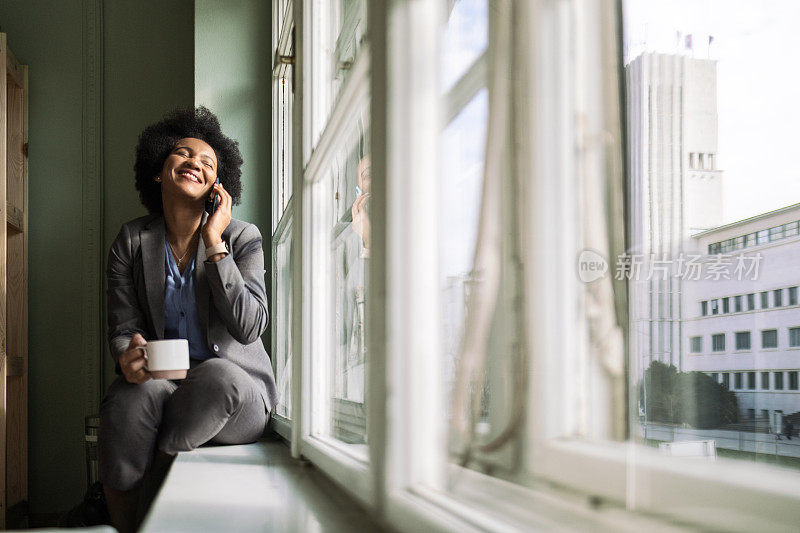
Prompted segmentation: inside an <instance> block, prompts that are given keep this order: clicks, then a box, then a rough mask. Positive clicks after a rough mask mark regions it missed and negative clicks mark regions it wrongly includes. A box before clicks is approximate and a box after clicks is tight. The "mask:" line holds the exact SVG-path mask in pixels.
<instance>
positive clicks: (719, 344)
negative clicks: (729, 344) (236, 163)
mask: <svg viewBox="0 0 800 533" xmlns="http://www.w3.org/2000/svg"><path fill="white" fill-rule="evenodd" d="M711 349H712V350H714V351H715V352H724V351H725V334H724V333H717V334H715V335H712V336H711Z"/></svg>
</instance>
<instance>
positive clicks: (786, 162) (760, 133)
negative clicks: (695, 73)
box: [623, 0, 800, 223]
mask: <svg viewBox="0 0 800 533" xmlns="http://www.w3.org/2000/svg"><path fill="white" fill-rule="evenodd" d="M623 17H624V23H625V32H624V46H625V61H626V63H627V62H628V61H630V60H631V59H633V58H635V57H636V56H638V55H639V54H640V53H642V52H643V51H648V52H665V53H676V52H680V53H683V54H688V55H692V54H694V57H697V58H711V59H716V60H717V61H718V63H717V106H718V107H717V113H718V116H719V155H718V165H717V167H718V168H719V169H721V170H722V171H723V174H722V180H723V182H722V183H723V217H724V220H723V223H729V222H733V221H736V220H741V219H743V218H747V217H750V216H753V215H757V214H760V213H764V212H767V211H771V210H773V209H777V208H780V207H784V206H786V205H791V204H794V203H799V202H800V157H798V150H797V149H796V145H797V143H798V135H797V125H798V124H800V105H798V102H799V100H800V99H799V98H798V95H800V67H798V66H797V63H796V61H795V56H796V54H797V52H798V51H800V32H799V31H798V30H797V27H798V24H799V23H800V1H797V0H759V1H755V0H750V1H744V0H623ZM676 32H681V34H682V35H687V34H692V43H693V50H691V51H690V50H686V49H685V48H684V46H683V41H684V39H683V38H681V44H680V46H679V45H678V43H677V42H676V41H677V38H676V37H677V36H676ZM709 35H713V36H714V40H713V44H712V45H711V47H710V49H709V46H708V36H709Z"/></svg>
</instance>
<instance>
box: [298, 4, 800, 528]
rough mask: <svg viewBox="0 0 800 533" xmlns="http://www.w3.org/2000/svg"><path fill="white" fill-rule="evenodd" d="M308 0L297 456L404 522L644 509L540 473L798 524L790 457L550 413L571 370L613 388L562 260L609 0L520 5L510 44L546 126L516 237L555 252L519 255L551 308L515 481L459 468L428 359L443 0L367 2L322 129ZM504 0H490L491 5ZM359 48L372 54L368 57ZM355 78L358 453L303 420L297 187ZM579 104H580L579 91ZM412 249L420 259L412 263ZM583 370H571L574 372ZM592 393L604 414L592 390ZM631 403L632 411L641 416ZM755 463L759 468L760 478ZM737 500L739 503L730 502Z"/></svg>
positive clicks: (598, 488)
mask: <svg viewBox="0 0 800 533" xmlns="http://www.w3.org/2000/svg"><path fill="white" fill-rule="evenodd" d="M304 4H306V2H301V1H297V2H296V4H295V5H294V13H295V20H296V21H302V23H300V24H298V26H297V28H296V32H297V33H296V38H297V42H296V47H297V48H296V50H295V53H296V61H297V63H296V67H297V68H296V73H295V75H296V83H297V85H296V87H295V98H294V109H295V111H294V120H295V131H294V132H293V138H294V141H295V142H294V146H295V148H296V149H295V150H294V157H293V159H294V161H293V169H294V175H295V176H301V175H302V176H303V179H296V180H294V198H295V200H294V201H293V210H294V217H295V221H294V225H293V227H294V231H293V239H294V242H293V248H292V253H293V259H297V261H296V262H294V265H295V266H294V274H296V275H294V276H293V289H294V291H293V297H294V298H295V302H296V303H297V305H295V306H294V313H295V320H294V328H293V347H294V353H295V358H294V361H295V367H294V368H293V417H294V420H293V421H292V426H291V429H292V450H293V454H294V455H295V456H300V455H302V456H305V457H306V458H308V459H309V460H311V461H312V462H313V463H314V464H316V465H317V466H318V467H319V468H320V469H322V470H323V471H325V472H326V473H327V474H329V475H330V476H331V477H332V478H333V479H334V480H335V481H337V482H338V483H339V484H340V485H342V486H343V487H345V488H347V489H348V490H349V491H350V492H351V493H352V494H353V495H354V496H355V497H357V498H359V499H360V500H361V501H362V502H363V503H364V504H365V505H367V506H368V507H369V508H372V509H375V510H377V511H378V512H379V513H381V514H382V516H383V517H384V518H386V519H387V521H388V522H389V523H391V524H393V525H395V526H396V527H398V528H400V529H403V530H406V531H417V530H420V529H423V528H424V529H430V530H436V531H455V530H458V531H465V530H477V529H482V530H495V531H496V530H501V529H506V528H509V527H514V526H520V525H523V526H527V527H530V526H531V525H539V526H541V527H543V528H545V527H547V525H550V526H553V525H555V524H556V523H557V522H554V521H553V520H556V519H557V518H556V517H558V516H559V513H561V516H562V517H566V516H570V517H574V516H576V514H580V515H581V516H584V517H586V518H587V520H594V521H597V522H603V521H606V524H609V523H615V524H619V523H620V522H614V520H626V521H630V520H644V521H648V520H649V519H647V518H643V517H641V516H638V515H637V516H638V518H637V517H636V516H634V515H632V514H630V513H628V512H626V511H623V510H620V511H618V512H616V513H614V512H608V513H605V514H604V515H603V516H602V517H601V516H599V514H598V513H595V512H593V511H592V510H591V509H590V508H589V506H588V505H585V504H583V503H574V504H573V503H570V500H571V498H570V497H569V496H567V495H566V493H563V492H559V491H558V490H557V489H542V488H541V485H540V481H546V482H552V483H555V484H556V485H560V486H564V487H569V488H570V489H571V490H575V491H578V493H580V494H584V495H587V496H592V497H593V498H594V500H593V501H596V502H601V503H602V502H604V501H612V502H617V503H621V504H622V505H623V506H624V507H625V508H627V509H629V510H637V509H641V510H643V511H647V512H651V513H655V514H657V515H661V516H668V517H672V518H674V519H676V520H688V521H691V522H692V523H695V524H698V525H701V526H703V525H707V526H710V527H716V528H726V527H729V528H733V529H741V528H746V527H753V528H755V527H758V528H763V527H764V526H765V525H766V526H767V527H770V526H775V527H779V526H781V525H783V526H786V525H788V524H794V523H795V521H794V517H793V516H790V513H789V512H787V509H793V508H797V504H798V501H800V488H799V487H800V483H797V482H796V479H797V476H796V475H794V473H787V472H786V471H784V470H781V469H779V468H771V467H769V466H766V465H750V464H744V463H740V462H736V461H726V460H724V459H719V460H718V461H717V462H716V463H714V464H711V463H703V464H698V463H696V462H684V461H681V460H679V459H677V460H676V459H674V458H670V459H667V458H664V457H662V456H660V455H658V454H657V453H655V452H653V451H652V450H648V449H645V448H643V447H641V446H639V445H638V444H635V443H633V442H625V443H615V442H608V441H604V440H603V437H604V435H603V428H607V427H610V426H611V424H612V420H611V419H610V415H608V414H607V415H606V416H605V417H604V416H599V417H597V419H596V426H593V427H591V428H589V432H588V435H589V438H583V439H566V438H563V435H564V428H565V427H566V426H570V427H573V426H574V427H580V424H579V423H578V422H577V421H575V420H566V421H565V420H563V419H560V418H558V417H556V416H554V415H553V413H552V412H549V411H548V409H549V408H550V407H551V406H553V405H566V404H568V403H569V402H570V401H572V399H573V398H575V397H576V395H575V394H574V392H575V387H577V386H580V385H581V384H584V385H586V384H588V385H590V386H591V387H593V388H594V389H596V390H597V398H600V399H602V398H604V397H606V393H607V392H608V388H609V387H610V386H611V385H609V383H607V382H606V380H604V379H603V377H602V373H601V372H600V369H599V368H597V367H596V366H592V364H591V362H588V363H587V360H586V359H585V357H583V356H582V355H580V354H581V353H582V349H583V348H584V346H583V345H582V343H583V342H584V340H583V339H580V338H576V337H575V335H574V332H575V331H580V330H581V327H582V324H581V321H580V318H579V317H578V316H577V315H576V312H575V309H574V306H571V305H570V303H569V302H573V301H575V300H576V299H577V298H578V297H579V295H578V294H577V293H578V291H577V290H576V288H575V284H574V270H573V269H574V259H575V255H574V251H575V248H576V247H578V246H579V243H580V232H579V228H578V227H577V225H576V224H575V223H574V218H573V217H572V215H574V214H575V209H576V207H575V206H574V205H573V204H574V202H572V201H571V199H572V198H573V197H574V195H575V192H576V191H575V190H574V187H575V185H574V183H573V182H574V180H573V176H574V173H575V172H576V168H575V167H576V163H575V156H574V154H575V150H574V142H575V139H576V136H577V132H576V131H575V121H574V120H573V118H574V114H575V112H576V110H577V109H578V108H580V109H581V110H583V111H588V112H590V113H591V112H596V111H598V107H597V102H592V101H591V98H592V96H593V95H592V94H591V92H590V91H589V92H582V91H581V90H580V89H581V88H586V87H596V86H598V84H597V83H596V82H597V81H598V80H597V78H598V76H599V73H598V71H599V68H594V70H592V65H594V66H595V67H596V66H597V65H599V64H600V62H599V61H597V55H596V54H597V53H598V51H597V49H598V48H600V47H598V46H597V42H598V41H599V40H600V39H601V37H602V33H603V29H604V28H607V27H608V25H609V24H610V22H609V20H608V15H609V13H610V12H611V11H610V6H612V5H613V2H612V1H611V0H597V1H590V0H531V1H530V2H524V3H515V4H516V5H517V6H518V7H519V8H520V9H522V10H524V11H525V12H526V14H527V15H528V16H530V17H531V18H530V20H532V21H534V23H535V24H533V27H532V29H534V30H535V31H530V32H529V33H528V34H527V36H526V38H527V39H530V41H529V42H521V43H516V44H517V45H518V46H521V47H523V48H524V49H530V50H534V51H535V52H536V55H535V57H532V58H531V62H530V67H531V68H530V71H523V72H520V73H519V75H520V79H521V80H522V81H521V83H525V84H526V86H527V87H533V88H535V90H534V91H532V92H533V94H532V95H531V98H533V100H534V101H535V104H534V105H532V106H530V109H529V110H530V111H531V115H530V116H529V117H528V118H529V119H530V120H529V122H530V124H531V127H532V131H535V132H539V133H542V134H541V135H539V136H537V137H535V138H532V137H530V138H526V140H527V142H529V144H528V147H529V148H531V150H530V151H529V155H530V161H528V164H529V166H530V168H531V169H533V170H534V171H535V172H534V173H533V174H532V176H531V181H530V183H531V186H530V188H529V190H528V191H527V195H526V202H527V204H526V205H528V206H531V207H535V209H531V210H530V211H529V212H528V215H529V218H528V222H529V223H530V225H529V226H527V227H529V229H530V230H531V231H530V232H529V233H528V234H527V236H526V238H527V239H528V240H527V241H526V246H527V247H528V249H530V250H541V249H547V250H552V251H553V252H554V253H553V255H552V261H549V262H546V264H537V265H535V267H534V266H533V265H531V266H530V270H529V271H528V274H529V275H530V276H531V279H532V280H533V281H534V284H533V285H532V291H533V293H534V294H535V295H536V297H535V298H528V299H527V302H526V305H527V308H526V312H527V313H528V314H529V316H542V317H545V318H546V319H545V320H543V321H542V323H541V324H537V325H536V328H535V330H536V331H532V332H530V344H529V346H528V349H529V350H530V352H531V354H532V357H531V365H530V368H529V376H528V378H529V384H530V386H529V391H530V392H529V398H528V405H529V406H530V410H529V413H528V419H527V429H526V438H527V443H528V444H529V446H528V447H527V453H526V455H525V460H524V462H525V469H526V470H527V472H528V473H530V474H532V475H533V477H525V478H524V479H523V478H520V479H516V480H514V481H516V483H510V482H508V481H503V480H500V479H496V478H492V477H489V476H486V475H483V474H479V473H477V472H472V471H469V470H465V469H459V468H458V467H453V466H452V465H450V464H449V461H448V458H447V456H446V449H445V446H444V445H443V443H444V440H443V436H444V432H445V431H446V429H447V428H445V427H443V422H442V420H441V412H442V394H441V392H442V391H441V384H440V383H439V380H438V377H439V375H440V374H439V368H438V366H437V364H438V360H439V359H438V357H437V355H438V335H439V333H438V324H439V321H438V316H437V312H438V311H437V309H438V305H436V298H437V296H436V295H437V294H438V279H437V276H436V272H437V271H438V269H437V268H436V266H437V265H436V260H435V258H436V257H437V254H438V249H437V242H436V232H435V231H431V228H435V227H436V205H437V198H436V195H435V194H432V193H431V187H429V186H428V185H429V183H431V182H432V181H433V180H435V179H436V176H435V171H436V165H435V164H432V163H435V161H436V157H437V150H436V146H437V135H438V132H439V128H440V123H439V120H438V115H437V113H438V107H437V106H438V94H437V90H436V84H435V83H431V82H430V80H435V78H436V62H435V61H431V60H430V58H431V57H436V56H435V51H436V43H437V38H438V35H437V32H439V31H440V28H441V26H440V25H439V24H438V21H439V20H441V18H440V17H441V12H440V11H439V9H440V8H441V6H442V4H441V3H439V2H437V1H436V0H413V1H411V0H393V1H388V2H386V3H385V4H384V3H373V2H370V3H369V8H368V19H369V20H368V22H369V23H368V28H369V35H370V41H371V42H370V43H369V47H367V46H366V45H364V47H363V48H362V49H361V52H360V55H359V59H358V60H357V61H356V64H355V65H354V69H356V68H363V69H364V71H363V73H362V74H359V75H358V76H356V74H355V72H354V73H351V76H350V78H349V80H348V82H347V83H346V84H345V86H344V87H343V88H342V92H341V94H340V96H339V102H338V104H337V106H336V107H334V109H333V111H332V114H331V116H330V118H328V117H325V122H326V124H327V126H326V128H325V130H324V131H321V130H320V132H319V137H318V138H315V137H316V135H317V133H316V129H317V128H318V127H319V123H320V122H319V120H320V118H319V115H321V114H322V112H321V111H320V110H321V109H325V108H326V105H325V104H326V101H325V98H326V97H325V96H324V95H318V94H314V93H313V91H311V90H310V89H309V87H308V84H307V82H306V80H308V79H309V78H310V75H311V74H312V73H315V74H316V75H319V73H320V72H324V68H325V67H324V66H322V65H320V64H314V63H313V61H312V60H310V58H307V59H309V60H308V61H304V53H303V52H304V50H305V49H307V48H308V47H309V46H311V39H312V36H314V37H316V36H321V37H322V38H323V39H324V38H325V36H324V33H323V32H324V31H325V30H324V28H322V27H321V26H322V24H321V21H320V20H318V19H317V18H314V19H312V17H311V14H310V12H309V11H308V10H307V9H304V8H305V5H304ZM379 4H380V5H379ZM509 5H510V3H508V2H503V1H498V5H497V7H496V9H505V8H507V7H508V6H509ZM376 6H377V7H376ZM520 6H521V7H520ZM381 8H383V9H381ZM493 9H495V6H493ZM581 14H583V16H581ZM604 24H605V26H603V25H604ZM526 47H529V48H526ZM370 48H371V49H370ZM370 54H374V57H375V58H376V59H375V62H374V63H373V64H370V61H369V57H370ZM432 54H433V56H432ZM576 57H577V59H576ZM359 65H361V66H359ZM368 74H369V75H368ZM428 76H430V77H428ZM321 79H328V77H326V76H322V77H321ZM365 80H367V81H365ZM359 91H368V93H369V98H370V102H371V106H372V111H371V121H370V131H371V135H372V139H373V142H372V143H371V144H372V153H371V157H372V166H373V200H372V201H373V202H374V204H373V205H374V207H375V210H374V211H375V217H374V219H373V220H372V222H373V239H374V242H373V247H372V259H371V261H370V267H369V268H370V291H371V298H372V303H371V305H373V306H374V308H373V313H371V316H373V317H376V318H375V319H374V320H375V321H374V322H373V323H372V325H371V327H370V336H369V340H368V343H369V353H370V369H369V374H368V379H369V383H370V393H369V399H368V401H369V402H370V403H369V405H370V413H369V415H368V416H369V420H370V430H369V436H368V438H369V443H370V444H369V447H370V457H369V459H370V461H369V463H364V462H363V461H362V460H360V459H358V458H355V457H353V456H352V455H351V454H349V453H347V451H346V449H345V448H346V447H345V448H343V447H341V446H338V445H337V444H336V443H335V442H330V441H329V440H328V439H320V438H319V437H316V436H314V435H312V434H311V431H310V419H311V416H310V415H311V411H310V410H311V405H310V402H309V401H308V398H309V397H311V396H310V395H311V393H312V392H313V391H312V383H311V376H310V374H311V371H313V368H311V367H310V365H309V363H310V353H311V350H312V349H313V347H314V346H315V344H318V343H319V342H320V339H319V338H315V333H314V330H312V329H311V328H309V327H308V325H309V324H310V323H311V319H312V313H311V308H310V304H311V303H312V298H314V293H318V292H320V291H319V290H318V289H319V287H316V286H315V283H318V282H315V280H314V279H313V277H312V276H311V271H310V268H309V264H308V262H304V261H303V258H304V257H308V256H309V253H310V252H311V245H312V236H313V234H314V232H313V228H311V227H310V226H309V224H307V223H306V221H305V220H304V216H303V213H308V212H310V211H311V210H313V207H314V206H313V205H311V195H310V194H308V192H309V188H310V186H311V181H313V179H307V177H309V176H315V175H316V173H317V172H318V171H320V170H321V169H323V168H324V166H325V163H326V161H327V159H326V157H328V155H326V154H327V153H328V152H330V151H331V150H332V149H333V145H334V137H335V134H336V133H337V132H338V131H339V126H338V125H339V124H344V123H345V122H346V120H345V119H346V116H347V114H346V110H348V109H349V108H348V106H349V105H350V104H347V102H349V101H355V100H357V99H358V98H357V97H358V95H359V94H360V93H359ZM564 95H572V96H575V98H576V100H574V101H573V100H571V99H570V98H567V97H565V96H564ZM312 101H313V103H312ZM343 102H345V103H344V104H343ZM587 102H588V103H587ZM584 105H585V106H586V108H585V109H584V108H583V107H580V106H584ZM596 119H597V117H596V116H593V117H592V120H596ZM312 125H313V126H315V128H312ZM595 127H596V124H595ZM590 130H591V127H590ZM590 133H591V131H590ZM594 133H597V131H594ZM298 147H302V149H297V148H298ZM312 147H314V148H313V151H312ZM597 156H598V152H595V153H594V157H595V159H591V158H590V160H589V162H588V165H589V166H590V167H591V168H600V167H601V164H600V162H599V161H598V159H597ZM545 177H547V178H545ZM560 217H563V219H566V223H564V224H563V225H562V226H560V227H559V228H560V231H559V232H554V231H552V228H553V226H552V221H553V220H556V219H561V218H560ZM409 257H414V258H415V259H416V260H415V261H408V258H409ZM419 294H427V295H429V298H430V299H429V300H427V302H430V303H433V304H434V305H424V306H420V305H419V303H418V302H416V301H414V300H413V298H412V295H419ZM565 339H567V341H566V343H567V344H566V345H565ZM565 351H567V352H568V353H570V354H575V355H571V356H570V357H567V358H564V357H562V356H561V354H563V353H564V352H565ZM298 354H302V356H298ZM631 372H635V369H631ZM576 374H580V375H581V380H582V381H580V382H576V380H575V379H574V376H575V375H576ZM633 389H634V387H632V386H630V388H629V391H628V392H629V396H630V397H631V398H632V399H633V398H635V395H636V392H635V391H634V390H633ZM542 398H544V399H545V400H546V401H541V400H542ZM632 404H633V405H635V401H633V402H632ZM598 405H599V406H600V408H599V409H598V411H599V412H602V411H603V407H604V404H603V402H602V401H600V402H599V403H598ZM629 417H630V418H631V419H634V420H635V418H636V414H635V413H630V414H629ZM410 425H413V427H414V431H413V432H412V431H409V427H410ZM454 468H455V470H457V474H458V475H460V476H462V482H461V483H460V484H459V487H458V490H456V491H451V490H448V486H447V485H446V481H447V479H448V470H450V471H452V470H454ZM449 475H452V472H450V474H449ZM764 479H769V481H770V482H769V483H765V482H762V481H763V480H764ZM572 494H574V492H573V493H572ZM581 501H585V500H581ZM693 501H703V502H704V505H703V506H702V508H698V507H697V506H693V505H691V502H693ZM533 503H539V504H541V505H539V506H537V505H532V504H533ZM687 503H688V505H687ZM534 509H535V510H534ZM731 509H736V510H737V511H739V512H738V513H731V512H730V510H731ZM609 517H610V518H609Z"/></svg>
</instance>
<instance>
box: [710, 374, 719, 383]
mask: <svg viewBox="0 0 800 533" xmlns="http://www.w3.org/2000/svg"><path fill="white" fill-rule="evenodd" d="M711 379H713V380H714V382H715V383H719V372H712V373H711Z"/></svg>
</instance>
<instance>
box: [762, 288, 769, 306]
mask: <svg viewBox="0 0 800 533" xmlns="http://www.w3.org/2000/svg"><path fill="white" fill-rule="evenodd" d="M761 309H769V293H768V292H766V291H764V292H762V293H761Z"/></svg>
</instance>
